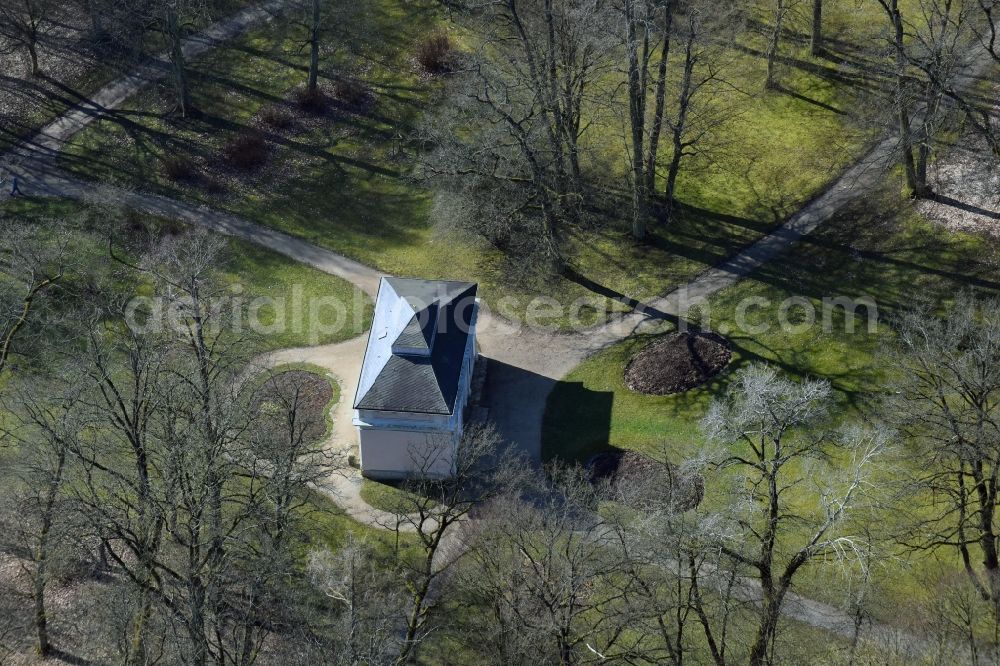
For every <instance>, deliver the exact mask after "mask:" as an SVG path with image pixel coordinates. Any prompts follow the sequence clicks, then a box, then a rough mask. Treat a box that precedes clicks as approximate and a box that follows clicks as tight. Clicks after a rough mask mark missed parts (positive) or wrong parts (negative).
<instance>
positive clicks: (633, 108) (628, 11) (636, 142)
mask: <svg viewBox="0 0 1000 666" xmlns="http://www.w3.org/2000/svg"><path fill="white" fill-rule="evenodd" d="M635 9H636V8H635V0H625V30H626V38H625V39H626V43H625V47H626V49H627V50H628V108H629V125H630V126H631V129H632V237H633V238H634V239H635V240H643V239H644V238H645V237H646V217H647V211H648V205H647V204H648V198H647V194H646V175H645V173H644V172H643V169H644V167H645V163H646V162H645V159H644V157H643V147H644V144H645V141H646V131H645V121H646V90H645V87H644V86H643V83H642V79H643V78H644V77H642V76H641V72H640V69H642V68H644V67H645V66H646V63H645V62H642V61H641V59H640V57H639V34H638V33H639V30H640V26H639V25H638V18H637V17H636V13H635Z"/></svg>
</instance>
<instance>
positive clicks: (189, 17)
mask: <svg viewBox="0 0 1000 666" xmlns="http://www.w3.org/2000/svg"><path fill="white" fill-rule="evenodd" d="M207 10H208V4H207V0H128V2H127V3H126V4H125V7H124V12H123V14H124V17H123V21H124V23H125V24H126V25H127V26H134V27H141V29H142V30H144V31H148V32H152V33H154V34H156V35H158V36H159V37H160V38H161V39H162V40H163V41H164V42H165V43H166V44H167V53H168V58H169V61H170V73H171V77H170V78H171V82H172V84H173V89H174V101H175V104H176V110H177V112H178V113H179V114H180V115H181V116H182V117H187V116H188V115H190V114H191V113H193V112H194V110H195V109H194V107H193V106H192V104H191V84H190V80H189V75H188V64H187V59H186V58H185V56H184V39H185V38H186V37H187V36H188V34H189V33H190V32H191V29H192V28H193V27H194V25H195V23H196V21H197V20H198V19H200V18H203V17H205V16H206V15H207ZM136 37H137V36H136V35H135V34H133V35H130V41H132V42H133V43H135V40H136ZM138 37H139V39H140V42H139V43H141V40H142V37H143V36H142V34H141V33H140V35H139V36H138Z"/></svg>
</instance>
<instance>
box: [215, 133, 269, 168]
mask: <svg viewBox="0 0 1000 666" xmlns="http://www.w3.org/2000/svg"><path fill="white" fill-rule="evenodd" d="M267 152H268V150H267V142H266V141H264V137H262V136H261V135H259V134H257V133H255V132H244V133H242V134H238V135H236V136H235V137H233V139H231V140H230V141H229V143H227V144H226V145H225V146H224V147H223V149H222V154H223V155H224V156H225V158H226V161H228V162H229V163H230V164H231V165H232V166H234V167H236V168H237V169H245V170H247V169H253V168H256V167H259V166H260V165H262V164H263V163H264V162H265V161H267Z"/></svg>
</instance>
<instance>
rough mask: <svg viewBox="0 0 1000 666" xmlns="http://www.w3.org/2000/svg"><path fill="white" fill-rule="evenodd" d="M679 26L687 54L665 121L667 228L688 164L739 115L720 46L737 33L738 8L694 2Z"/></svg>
mask: <svg viewBox="0 0 1000 666" xmlns="http://www.w3.org/2000/svg"><path fill="white" fill-rule="evenodd" d="M677 24H678V37H679V38H680V40H681V45H682V47H683V49H684V51H683V53H684V56H683V69H682V72H681V77H680V84H679V86H678V88H677V92H676V98H675V103H674V107H673V111H672V113H671V114H669V116H668V118H667V120H666V125H667V127H668V129H669V132H670V141H671V154H670V162H669V163H668V166H667V174H666V187H665V192H664V194H665V204H664V212H663V218H664V222H665V223H667V224H669V223H670V221H671V218H672V216H673V213H674V210H675V207H676V191H677V177H678V176H679V175H680V173H681V165H682V163H683V161H684V160H685V158H688V157H692V156H694V155H697V154H698V153H699V152H704V151H705V150H706V145H707V144H709V143H710V142H712V141H714V142H716V143H718V138H717V137H716V136H715V135H716V134H718V132H716V130H717V129H718V128H719V127H720V126H721V125H722V124H723V123H725V122H728V121H730V120H732V118H733V117H735V116H736V115H738V113H739V111H738V110H737V108H736V106H737V103H734V102H733V98H734V93H735V89H734V88H733V87H732V86H731V85H730V84H729V82H728V81H727V80H726V77H725V70H726V67H727V65H728V62H727V57H728V56H727V54H726V52H725V49H723V48H721V47H720V44H723V43H725V41H726V39H727V37H731V36H732V35H734V34H735V28H736V26H737V25H738V15H737V13H736V10H735V8H734V9H730V10H729V11H727V10H726V9H723V8H720V7H718V5H716V4H714V3H709V2H690V3H687V4H686V6H685V10H684V12H683V13H682V14H681V16H680V17H679V19H678V21H677ZM702 98H710V103H706V104H700V102H701V100H702Z"/></svg>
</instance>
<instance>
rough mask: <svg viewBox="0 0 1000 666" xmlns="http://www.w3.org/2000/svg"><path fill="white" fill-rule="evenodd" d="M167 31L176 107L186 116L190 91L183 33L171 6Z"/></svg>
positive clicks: (189, 106) (168, 10) (189, 109)
mask: <svg viewBox="0 0 1000 666" xmlns="http://www.w3.org/2000/svg"><path fill="white" fill-rule="evenodd" d="M167 33H168V34H169V38H170V64H171V65H172V66H173V70H174V88H175V91H176V95H177V109H178V111H179V112H180V114H181V116H182V117H184V118H187V116H188V114H189V113H190V111H191V91H190V90H189V87H188V78H187V65H186V63H185V62H184V49H183V34H182V30H181V23H180V17H179V16H177V11H176V10H174V9H173V8H168V9H167Z"/></svg>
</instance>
